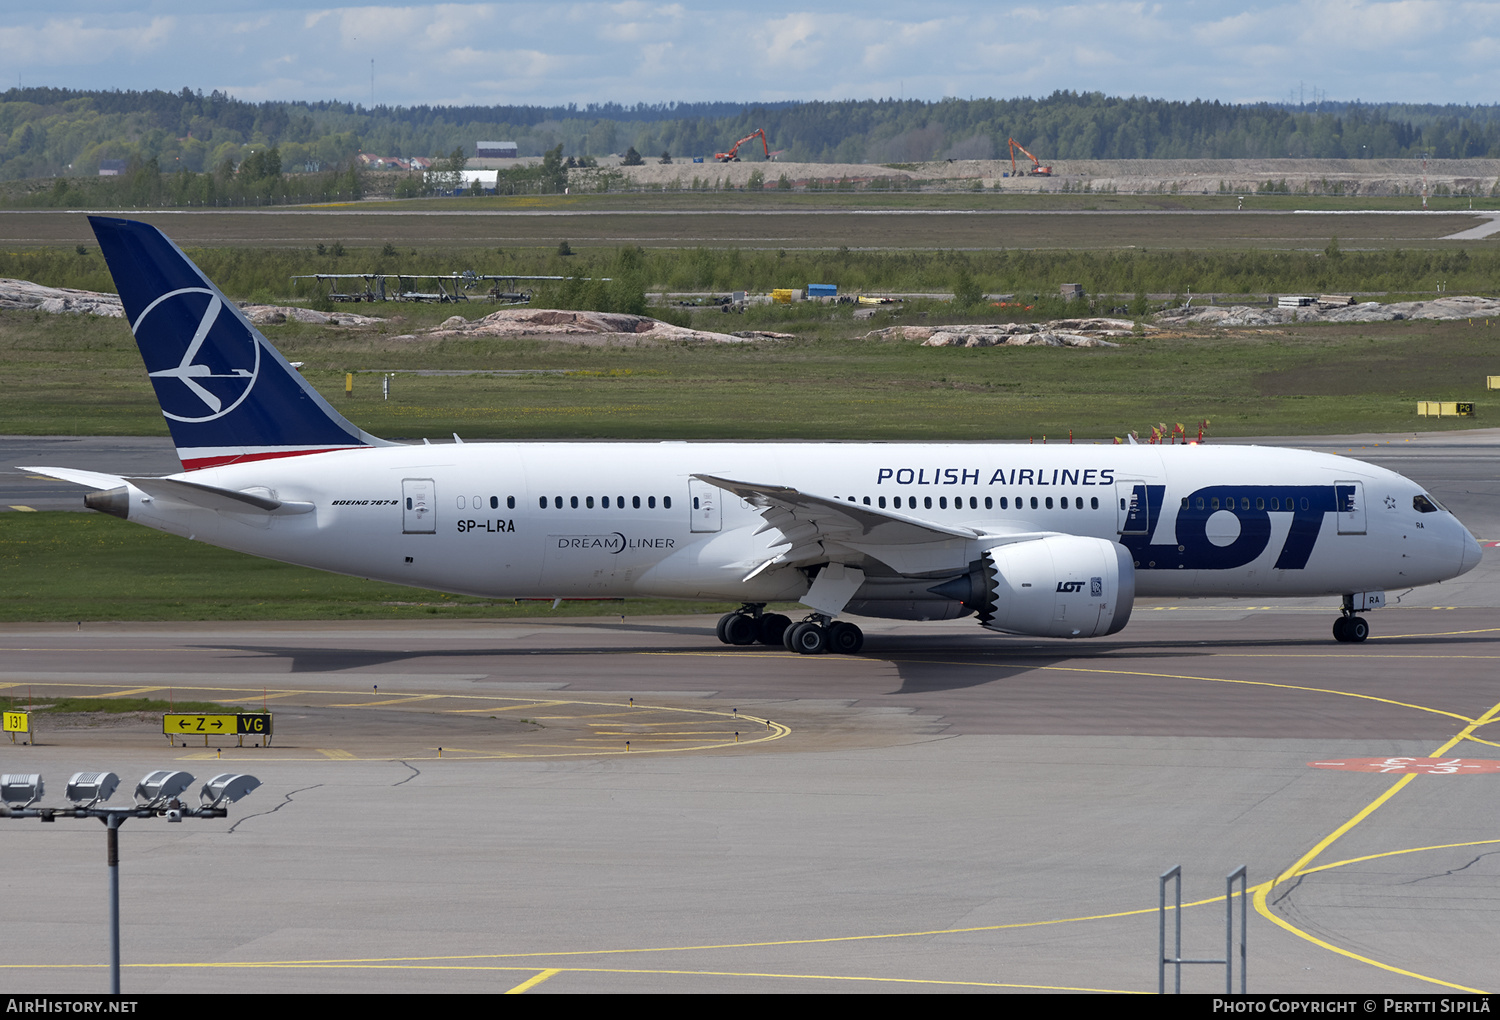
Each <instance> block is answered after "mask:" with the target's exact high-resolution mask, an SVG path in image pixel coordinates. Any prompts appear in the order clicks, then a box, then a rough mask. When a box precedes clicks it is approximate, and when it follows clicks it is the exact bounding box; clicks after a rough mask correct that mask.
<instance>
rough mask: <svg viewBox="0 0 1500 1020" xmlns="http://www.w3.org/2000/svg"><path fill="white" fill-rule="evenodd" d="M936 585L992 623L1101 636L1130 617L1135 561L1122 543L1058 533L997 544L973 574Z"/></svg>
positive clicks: (1008, 628) (1037, 632) (1051, 633)
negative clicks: (1047, 536)
mask: <svg viewBox="0 0 1500 1020" xmlns="http://www.w3.org/2000/svg"><path fill="white" fill-rule="evenodd" d="M928 590H929V591H931V592H932V593H933V594H934V595H938V596H941V597H943V598H947V599H953V600H954V601H956V602H961V603H963V605H965V606H967V607H968V608H969V609H972V610H973V611H974V612H975V613H977V614H979V622H980V623H981V624H983V625H984V626H985V627H988V628H989V629H990V630H998V631H1002V632H1004V633H1007V634H1026V635H1030V636H1033V637H1068V638H1072V637H1100V636H1103V635H1105V634H1114V633H1116V632H1117V631H1119V630H1120V629H1121V628H1122V627H1124V626H1125V624H1126V623H1128V622H1129V620H1130V610H1131V608H1132V607H1133V606H1134V604H1135V565H1134V563H1133V561H1132V560H1131V558H1130V553H1129V552H1127V551H1126V550H1125V548H1124V547H1123V546H1121V545H1119V544H1118V543H1115V542H1111V541H1109V540H1107V539H1103V538H1082V537H1079V536H1076V535H1055V536H1052V537H1050V538H1038V539H1032V540H1029V541H1024V542H1014V543H1010V544H1006V545H997V546H994V547H992V548H990V549H988V550H986V551H985V553H984V554H983V555H982V556H981V557H980V558H979V559H978V560H975V561H974V562H973V563H971V564H970V565H969V572H968V573H967V574H963V575H961V576H959V577H955V578H953V579H952V580H951V581H945V582H944V583H942V584H940V585H937V586H936V587H934V588H930V589H928Z"/></svg>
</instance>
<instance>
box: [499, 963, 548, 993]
mask: <svg viewBox="0 0 1500 1020" xmlns="http://www.w3.org/2000/svg"><path fill="white" fill-rule="evenodd" d="M557 973H559V972H558V969H557V968H556V967H550V968H548V969H547V970H544V971H542V972H541V973H540V974H535V975H533V976H531V977H530V978H527V979H526V980H525V981H522V982H521V983H520V984H518V985H516V987H514V988H511V989H508V990H507V991H506V993H505V994H506V995H520V994H522V993H523V992H527V991H530V990H531V989H533V988H535V987H536V986H537V985H539V984H541V983H542V982H543V981H545V980H547V979H548V978H549V977H552V976H553V975H554V974H557Z"/></svg>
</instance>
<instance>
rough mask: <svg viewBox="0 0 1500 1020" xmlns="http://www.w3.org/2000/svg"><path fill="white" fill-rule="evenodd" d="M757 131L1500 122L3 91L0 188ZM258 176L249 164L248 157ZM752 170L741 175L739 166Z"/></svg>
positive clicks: (1193, 106)
mask: <svg viewBox="0 0 1500 1020" xmlns="http://www.w3.org/2000/svg"><path fill="white" fill-rule="evenodd" d="M760 128H763V129H765V131H766V134H767V137H768V138H769V139H770V140H771V148H773V149H777V150H780V152H781V158H782V159H783V160H799V161H809V162H848V163H861V162H868V163H904V162H920V161H926V160H931V159H944V158H947V159H965V158H967V159H986V158H995V157H1002V156H1004V155H1005V154H1006V151H1007V147H1006V142H1007V139H1009V138H1015V139H1016V140H1017V141H1020V142H1021V143H1022V144H1024V145H1025V146H1026V147H1027V148H1029V149H1030V150H1031V151H1033V152H1035V153H1037V154H1038V156H1039V157H1041V158H1043V159H1044V160H1056V159H1163V158H1173V159H1181V158H1269V157H1287V156H1292V157H1311V158H1353V159H1358V158H1385V157H1416V156H1420V155H1422V154H1428V155H1431V156H1433V157H1435V158H1438V159H1456V158H1472V157H1491V158H1500V106H1493V105H1492V106H1457V105H1449V106H1438V105H1425V106H1424V105H1412V104H1396V103H1321V104H1319V105H1318V106H1317V107H1308V106H1297V105H1292V106H1288V105H1277V104H1267V103H1260V104H1249V105H1245V104H1232V103H1220V102H1218V101H1208V100H1194V101H1192V102H1175V101H1167V100H1160V99H1148V98H1142V97H1129V98H1121V97H1114V96H1106V95H1104V94H1102V93H1098V92H1081V93H1080V92H1066V91H1059V92H1054V93H1053V94H1052V95H1050V96H1047V97H1044V98H1040V99H1033V98H1018V99H944V100H941V101H938V102H927V101H923V100H915V99H912V100H896V99H869V100H849V101H844V102H784V103H756V104H738V103H691V104H638V105H635V106H624V105H619V104H590V105H586V106H581V107H580V106H576V105H569V106H554V107H541V106H535V107H521V106H492V107H481V106H462V107H444V106H413V107H387V106H376V107H374V108H366V107H364V106H361V105H358V104H354V103H344V102H336V101H324V102H263V103H249V102H244V101H242V100H238V99H235V98H233V97H231V96H229V95H227V94H225V93H223V92H218V91H215V92H211V93H209V94H208V95H204V94H203V93H202V92H201V91H193V90H191V89H188V88H184V89H182V90H181V91H180V92H166V91H160V90H157V91H143V92H135V91H101V90H73V89H54V88H13V89H9V90H7V91H5V92H3V93H0V180H20V179H35V178H51V177H68V178H77V177H93V176H97V174H98V171H99V165H100V163H101V162H102V161H107V160H124V161H127V162H128V161H131V160H134V161H135V164H136V165H137V166H145V165H148V164H150V163H151V162H152V161H154V162H155V166H156V167H157V170H158V172H160V173H162V174H168V175H170V174H173V173H189V172H190V173H194V174H206V173H211V174H216V175H220V176H222V170H223V168H224V166H225V165H226V164H227V165H229V166H230V167H238V166H240V165H241V164H243V163H244V161H246V160H248V159H250V158H252V157H253V156H255V154H257V153H265V152H267V150H270V149H273V148H274V149H275V150H276V152H277V156H278V158H279V159H280V161H281V166H282V172H283V173H287V174H296V173H323V172H327V171H329V170H331V169H332V168H334V167H338V166H343V165H348V164H349V163H350V161H351V160H353V159H354V157H355V156H357V155H358V154H359V153H360V152H366V153H372V154H377V155H382V156H434V155H437V154H440V153H449V152H452V151H453V150H454V149H455V148H461V149H463V150H464V151H465V152H467V153H469V154H472V153H473V151H474V145H475V143H476V142H477V141H480V140H497V141H498V140H506V141H515V142H516V143H517V145H518V146H519V149H520V153H521V154H522V155H533V156H540V155H542V154H544V153H546V152H548V151H549V150H552V149H555V148H556V147H557V146H562V154H563V156H564V157H570V156H571V157H573V158H575V159H582V158H587V157H600V156H607V155H610V154H614V153H620V152H623V151H625V150H626V149H627V148H633V149H635V150H636V151H637V152H640V153H652V154H654V153H658V152H670V153H671V154H672V155H673V156H676V157H692V156H710V157H711V156H712V154H713V153H714V152H717V151H723V150H724V149H725V148H727V147H728V146H729V145H730V144H732V143H733V142H734V141H735V140H736V139H739V138H743V137H744V136H746V135H748V134H751V133H752V132H754V131H755V130H756V129H760ZM262 158H264V157H262ZM749 158H752V159H753V158H755V155H754V154H753V153H751V154H750V155H749Z"/></svg>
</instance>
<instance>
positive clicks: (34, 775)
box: [0, 772, 42, 808]
mask: <svg viewBox="0 0 1500 1020" xmlns="http://www.w3.org/2000/svg"><path fill="white" fill-rule="evenodd" d="M41 799H42V775H41V773H40V772H29V773H27V772H7V773H6V774H5V775H3V776H0V800H3V801H5V803H6V805H7V806H9V807H13V808H23V807H29V806H30V805H32V804H35V803H36V802H37V801H39V800H41Z"/></svg>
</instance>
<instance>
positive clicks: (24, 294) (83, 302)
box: [0, 280, 125, 319]
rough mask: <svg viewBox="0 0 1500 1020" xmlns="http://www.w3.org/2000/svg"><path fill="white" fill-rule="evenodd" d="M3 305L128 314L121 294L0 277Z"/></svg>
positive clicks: (55, 311) (60, 311)
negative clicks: (122, 304) (50, 285)
mask: <svg viewBox="0 0 1500 1020" xmlns="http://www.w3.org/2000/svg"><path fill="white" fill-rule="evenodd" d="M0 308H28V309H35V310H37V311H39V312H48V313H49V314H53V315H57V314H63V313H68V314H73V315H103V316H108V317H109V318H112V319H119V318H122V317H124V315H125V311H124V309H123V308H122V307H121V306H120V297H119V295H118V294H100V293H98V292H96V291H92V290H73V289H72V288H70V287H43V286H42V285H41V284H37V283H32V282H30V281H29V280H0Z"/></svg>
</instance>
